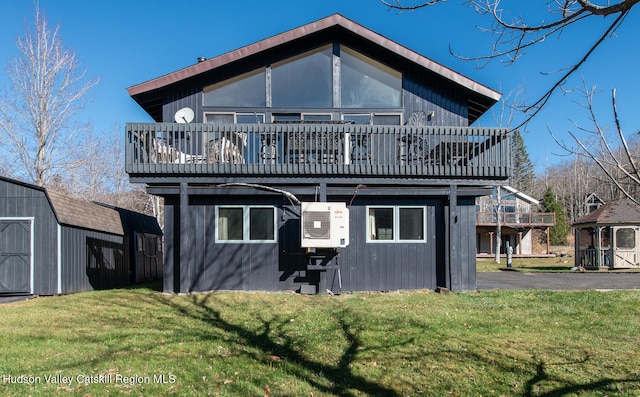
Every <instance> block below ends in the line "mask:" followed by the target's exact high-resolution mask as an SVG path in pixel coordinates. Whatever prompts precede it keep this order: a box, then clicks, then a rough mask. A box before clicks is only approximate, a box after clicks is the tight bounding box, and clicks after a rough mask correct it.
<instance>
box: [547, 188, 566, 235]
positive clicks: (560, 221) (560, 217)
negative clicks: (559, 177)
mask: <svg viewBox="0 0 640 397" xmlns="http://www.w3.org/2000/svg"><path fill="white" fill-rule="evenodd" d="M542 210H543V211H544V212H554V213H555V214H556V225H555V226H553V227H552V228H551V229H550V230H549V240H550V243H551V244H552V245H564V244H566V242H567V237H568V236H569V233H570V232H571V225H570V224H569V220H568V219H567V214H566V213H565V211H564V207H563V206H562V203H560V202H559V201H558V200H557V199H556V195H555V193H553V191H552V190H551V188H547V190H546V191H545V192H544V197H543V199H542Z"/></svg>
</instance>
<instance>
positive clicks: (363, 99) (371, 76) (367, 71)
mask: <svg viewBox="0 0 640 397" xmlns="http://www.w3.org/2000/svg"><path fill="white" fill-rule="evenodd" d="M340 64H341V66H342V69H341V79H342V82H341V92H342V95H341V101H342V107H344V108H389V107H401V106H402V74H401V73H400V72H398V71H396V70H393V69H391V68H390V67H388V66H386V65H384V64H382V63H380V62H378V61H375V60H373V59H371V58H369V57H367V56H365V55H363V54H361V53H359V52H357V51H354V50H352V49H350V48H348V47H345V46H341V47H340Z"/></svg>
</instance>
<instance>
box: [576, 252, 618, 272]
mask: <svg viewBox="0 0 640 397" xmlns="http://www.w3.org/2000/svg"><path fill="white" fill-rule="evenodd" d="M610 255H611V250H610V249H609V248H603V249H597V248H594V247H589V248H579V249H578V250H577V252H576V266H582V267H585V268H599V267H610V266H611V256H610Z"/></svg>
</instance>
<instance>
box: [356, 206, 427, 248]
mask: <svg viewBox="0 0 640 397" xmlns="http://www.w3.org/2000/svg"><path fill="white" fill-rule="evenodd" d="M367 215H368V216H367V242H370V243H373V242H400V243H411V242H420V243H422V242H425V241H426V238H425V236H426V226H425V225H426V222H425V208H424V207H401V206H375V207H373V206H371V207H367Z"/></svg>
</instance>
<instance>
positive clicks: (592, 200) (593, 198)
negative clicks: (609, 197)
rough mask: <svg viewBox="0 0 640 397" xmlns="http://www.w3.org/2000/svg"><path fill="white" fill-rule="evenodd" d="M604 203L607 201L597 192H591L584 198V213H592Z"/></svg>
mask: <svg viewBox="0 0 640 397" xmlns="http://www.w3.org/2000/svg"><path fill="white" fill-rule="evenodd" d="M604 204H605V202H604V201H603V200H602V199H601V198H600V197H599V196H598V195H597V194H595V193H591V194H589V195H588V196H587V197H586V198H585V199H584V214H590V213H591V212H593V211H595V210H597V209H598V208H600V207H602V206H603V205H604Z"/></svg>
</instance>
